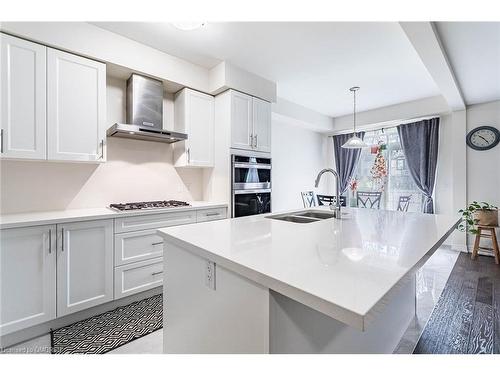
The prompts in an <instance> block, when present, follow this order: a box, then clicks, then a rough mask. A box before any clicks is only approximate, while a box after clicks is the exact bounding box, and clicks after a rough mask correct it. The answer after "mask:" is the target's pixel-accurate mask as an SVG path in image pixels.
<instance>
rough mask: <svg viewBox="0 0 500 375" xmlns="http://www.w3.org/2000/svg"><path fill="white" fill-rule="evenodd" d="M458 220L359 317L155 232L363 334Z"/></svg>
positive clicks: (203, 250)
mask: <svg viewBox="0 0 500 375" xmlns="http://www.w3.org/2000/svg"><path fill="white" fill-rule="evenodd" d="M460 221H461V219H459V220H457V222H456V223H455V225H453V226H452V227H451V228H450V229H449V230H448V231H447V232H446V233H445V234H444V236H443V237H442V238H441V239H440V240H439V241H438V242H436V244H435V245H434V246H433V247H431V248H430V249H429V251H428V252H427V253H426V254H425V255H424V256H423V257H422V259H421V260H420V261H419V262H418V263H417V264H415V266H413V267H412V268H411V269H410V270H409V271H408V272H407V273H406V274H405V275H403V276H402V277H401V278H400V279H399V280H398V281H397V282H396V284H394V286H393V287H392V288H391V289H389V291H388V292H387V293H386V294H385V295H384V296H383V297H382V298H381V299H380V300H379V301H378V302H377V303H375V304H374V305H373V306H372V307H371V308H370V309H369V310H368V311H367V312H366V313H364V314H359V313H357V312H354V311H352V310H349V309H347V308H344V307H342V306H339V305H336V304H335V303H333V302H330V301H326V300H325V299H323V298H321V297H318V296H316V295H314V294H311V293H308V292H306V291H304V290H302V289H298V288H296V287H293V286H291V285H289V284H287V283H285V282H283V281H280V280H277V279H274V278H272V277H270V276H267V275H264V274H262V273H260V272H258V271H255V270H253V269H251V268H248V267H245V266H242V265H241V264H238V263H235V262H233V261H231V260H229V259H227V258H224V257H221V256H219V255H216V254H213V253H212V252H210V251H207V250H205V249H203V248H200V247H198V246H195V245H193V244H190V243H189V242H186V241H183V240H181V239H178V238H177V237H174V236H171V235H169V234H167V233H165V232H163V231H162V230H161V229H158V231H157V233H158V234H159V235H160V236H161V237H163V238H164V240H165V241H166V242H170V243H172V244H174V245H177V246H180V247H182V248H183V249H185V250H187V251H190V252H192V253H193V254H195V255H198V256H201V257H203V258H206V259H208V260H211V261H213V262H215V263H216V264H219V265H221V266H222V267H224V268H227V269H228V270H230V271H232V272H236V273H238V274H239V275H242V276H244V277H246V278H248V279H249V280H252V281H254V282H256V283H258V284H260V285H263V286H265V287H267V288H269V289H272V290H274V291H275V292H278V293H280V294H283V295H284V296H286V297H289V298H291V299H293V300H295V301H297V302H300V303H302V304H304V305H306V306H308V307H310V308H312V309H314V310H317V311H319V312H321V313H323V314H325V315H327V316H329V317H331V318H333V319H336V320H338V321H340V322H342V323H344V324H347V325H349V326H351V327H354V328H357V329H359V330H361V331H364V330H365V329H366V327H367V326H369V325H370V323H371V322H372V321H374V320H375V319H376V318H377V317H378V316H380V314H381V313H382V312H383V310H384V308H385V306H386V304H387V301H388V300H389V299H391V297H392V295H393V294H394V293H397V290H398V288H399V287H400V286H401V285H402V284H404V283H406V282H407V281H408V278H409V277H412V276H414V275H415V274H416V272H417V271H418V269H420V267H422V266H423V265H424V264H425V262H427V260H428V259H429V258H430V257H431V256H432V255H433V254H434V253H435V251H436V250H437V249H438V248H439V247H440V246H441V245H442V244H443V243H444V241H445V240H446V239H447V238H448V237H449V236H450V234H451V233H453V231H454V230H455V229H456V227H457V225H458V224H459V223H460Z"/></svg>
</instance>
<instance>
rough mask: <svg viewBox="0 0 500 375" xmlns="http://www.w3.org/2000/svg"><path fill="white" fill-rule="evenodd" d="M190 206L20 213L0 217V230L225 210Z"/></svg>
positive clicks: (222, 205) (219, 205) (215, 205)
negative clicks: (204, 210)
mask: <svg viewBox="0 0 500 375" xmlns="http://www.w3.org/2000/svg"><path fill="white" fill-rule="evenodd" d="M190 204H191V206H188V207H186V206H184V207H173V208H159V209H151V210H138V211H123V212H120V211H115V210H113V209H111V208H108V207H100V208H99V207H98V208H76V209H69V210H60V211H40V212H22V213H14V214H6V215H1V216H0V229H11V228H20V227H28V226H37V225H50V224H57V223H70V222H75V221H90V220H100V219H116V218H121V217H129V216H142V215H154V214H168V213H173V212H183V211H192V210H203V209H211V208H227V207H228V205H227V204H226V203H211V202H205V201H194V202H190Z"/></svg>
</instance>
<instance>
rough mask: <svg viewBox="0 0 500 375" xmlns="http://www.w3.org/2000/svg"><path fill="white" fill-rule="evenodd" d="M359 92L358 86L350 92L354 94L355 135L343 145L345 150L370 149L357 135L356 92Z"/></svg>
mask: <svg viewBox="0 0 500 375" xmlns="http://www.w3.org/2000/svg"><path fill="white" fill-rule="evenodd" d="M358 90H359V87H358V86H354V87H351V88H350V89H349V91H351V92H352V93H353V94H354V111H353V120H354V129H353V132H354V135H353V136H352V137H351V138H349V139H348V140H347V142H346V143H344V144H343V145H342V147H343V148H364V147H368V145H367V144H366V143H365V142H364V141H363V140H362V139H361V138H359V137H358V136H357V135H356V91H358Z"/></svg>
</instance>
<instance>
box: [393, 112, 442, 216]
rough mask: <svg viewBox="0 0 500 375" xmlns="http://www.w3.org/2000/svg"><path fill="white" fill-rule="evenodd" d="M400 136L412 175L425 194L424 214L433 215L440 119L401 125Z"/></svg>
mask: <svg viewBox="0 0 500 375" xmlns="http://www.w3.org/2000/svg"><path fill="white" fill-rule="evenodd" d="M398 134H399V139H400V141H401V146H402V147H403V151H404V153H405V157H406V162H407V163H408V169H409V170H410V174H411V176H412V177H413V180H414V181H415V183H416V184H417V187H418V188H419V189H420V191H422V193H423V194H424V201H423V203H422V212H425V213H429V214H433V213H434V202H433V201H432V191H433V190H434V182H435V180H436V164H437V157H438V140H439V118H438V117H436V118H432V119H429V120H423V121H417V122H413V123H410V124H403V125H399V126H398Z"/></svg>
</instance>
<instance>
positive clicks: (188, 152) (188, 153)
mask: <svg viewBox="0 0 500 375" xmlns="http://www.w3.org/2000/svg"><path fill="white" fill-rule="evenodd" d="M187 157H188V163H191V152H190V151H189V148H188V149H187Z"/></svg>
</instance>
